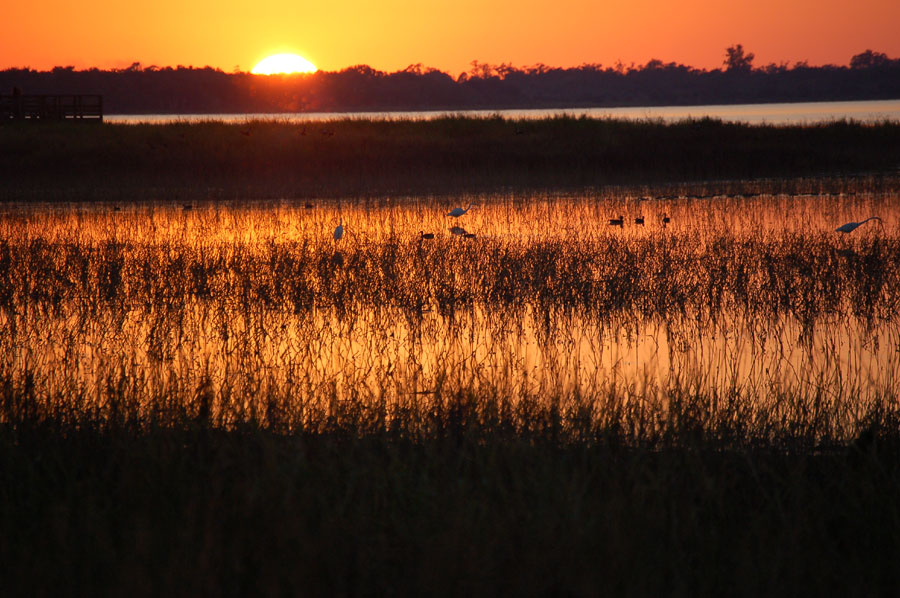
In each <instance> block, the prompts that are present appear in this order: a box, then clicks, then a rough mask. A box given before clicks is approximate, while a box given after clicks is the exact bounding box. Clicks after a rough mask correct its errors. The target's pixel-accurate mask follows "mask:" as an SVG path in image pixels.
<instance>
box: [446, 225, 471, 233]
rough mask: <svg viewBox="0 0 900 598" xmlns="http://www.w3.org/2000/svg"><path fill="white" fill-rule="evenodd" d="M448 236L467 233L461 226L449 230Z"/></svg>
mask: <svg viewBox="0 0 900 598" xmlns="http://www.w3.org/2000/svg"><path fill="white" fill-rule="evenodd" d="M450 234H451V235H467V234H469V233H468V231H467V230H466V229H464V228H463V227H461V226H454V227H453V228H451V229H450Z"/></svg>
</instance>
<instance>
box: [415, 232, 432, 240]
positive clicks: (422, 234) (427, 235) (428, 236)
mask: <svg viewBox="0 0 900 598" xmlns="http://www.w3.org/2000/svg"><path fill="white" fill-rule="evenodd" d="M419 238H421V239H433V238H434V233H425V232H422V231H419Z"/></svg>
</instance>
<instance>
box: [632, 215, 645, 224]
mask: <svg viewBox="0 0 900 598" xmlns="http://www.w3.org/2000/svg"><path fill="white" fill-rule="evenodd" d="M634 223H635V224H640V225H641V226H644V217H643V216H638V217H637V218H635V219H634Z"/></svg>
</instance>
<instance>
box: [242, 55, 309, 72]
mask: <svg viewBox="0 0 900 598" xmlns="http://www.w3.org/2000/svg"><path fill="white" fill-rule="evenodd" d="M317 70H318V69H317V68H316V65H314V64H313V63H311V62H310V61H308V60H307V59H305V58H303V57H302V56H298V55H296V54H273V55H272V56H269V57H267V58H263V59H262V60H260V61H259V63H257V65H256V66H255V67H253V70H251V71H250V72H251V73H253V74H254V75H279V74H292V73H314V72H316V71H317Z"/></svg>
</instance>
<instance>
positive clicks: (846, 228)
mask: <svg viewBox="0 0 900 598" xmlns="http://www.w3.org/2000/svg"><path fill="white" fill-rule="evenodd" d="M869 220H877V221H879V222H881V218H879V217H878V216H872V217H870V218H866V219H865V220H863V221H862V222H848V223H847V224H842V225H840V226H839V227H837V228H836V229H834V231H835V232H838V233H845V234H847V233H852V232H853V231H855V230H856V229H858V228H859V227H860V226H862V225H863V224H865V223H866V222H868V221H869Z"/></svg>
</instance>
